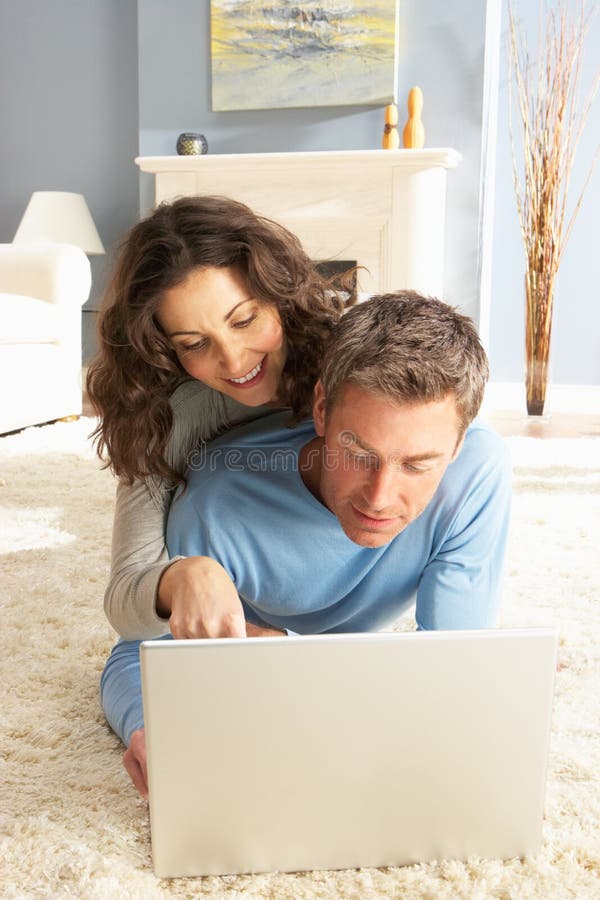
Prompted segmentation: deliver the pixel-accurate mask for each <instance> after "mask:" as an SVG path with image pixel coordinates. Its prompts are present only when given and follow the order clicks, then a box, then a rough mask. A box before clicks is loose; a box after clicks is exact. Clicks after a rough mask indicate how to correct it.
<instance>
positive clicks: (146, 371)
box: [87, 196, 354, 639]
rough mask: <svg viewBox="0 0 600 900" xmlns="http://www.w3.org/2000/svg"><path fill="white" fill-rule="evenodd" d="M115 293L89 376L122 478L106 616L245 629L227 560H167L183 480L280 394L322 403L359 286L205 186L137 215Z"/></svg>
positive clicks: (178, 630) (127, 630)
mask: <svg viewBox="0 0 600 900" xmlns="http://www.w3.org/2000/svg"><path fill="white" fill-rule="evenodd" d="M109 298H110V299H109V303H108V305H107V307H106V308H105V309H104V310H103V312H102V314H101V319H100V343H101V347H100V353H99V356H98V358H97V359H96V360H95V361H94V363H93V364H92V365H91V367H90V371H89V373H88V379H87V390H88V394H89V397H90V399H91V401H92V403H93V404H94V407H95V409H96V411H97V413H98V415H99V416H100V424H99V425H98V427H97V429H96V432H95V435H96V437H97V439H98V452H99V453H100V455H102V456H104V457H107V458H108V463H107V464H109V465H110V466H111V468H112V469H113V471H114V472H115V474H116V475H118V476H119V486H118V490H117V501H116V512H115V522H114V529H113V554H112V565H111V577H110V581H109V585H108V588H107V591H106V594H105V610H106V614H107V616H108V619H109V621H110V622H111V624H112V625H113V627H114V628H115V630H116V631H117V632H119V634H120V635H121V636H122V637H124V638H127V639H142V638H149V637H155V636H158V635H161V634H164V633H166V632H168V631H169V630H170V631H171V633H172V634H173V636H174V637H177V638H182V637H219V636H227V635H233V636H244V635H245V634H246V631H245V623H244V621H243V615H242V612H241V604H240V601H239V598H238V596H237V591H236V590H235V587H234V585H233V583H232V582H231V579H230V578H229V576H228V575H227V574H226V572H225V570H224V569H223V568H222V567H221V566H220V565H219V564H218V563H217V562H215V561H214V560H212V559H209V558H207V557H190V558H174V560H170V559H169V558H168V554H167V550H166V547H165V539H164V532H165V524H166V518H167V513H168V510H169V506H170V503H171V498H172V492H173V490H174V488H175V487H176V485H177V484H178V483H179V482H181V481H183V480H184V473H185V470H186V469H187V468H188V465H189V464H190V462H193V453H194V451H195V450H196V449H197V448H198V446H199V444H201V443H202V442H204V441H207V440H210V439H211V438H212V437H214V436H216V435H217V434H221V433H223V431H226V430H227V429H229V428H231V427H233V426H234V425H237V424H239V423H241V422H244V421H248V420H249V419H251V418H256V417H258V416H260V415H264V414H265V413H266V412H270V411H272V407H273V406H280V407H289V408H291V411H292V416H293V420H298V419H300V418H302V417H303V416H306V415H308V414H310V409H311V401H312V390H313V386H314V384H315V382H316V380H317V377H318V366H319V360H320V357H321V352H322V349H323V347H324V344H325V342H326V340H327V337H328V335H329V334H330V332H331V330H332V329H333V327H334V326H335V324H336V322H337V321H338V320H339V318H340V316H341V314H342V312H343V309H344V307H345V305H347V303H349V302H352V301H353V299H354V297H353V295H352V294H351V295H348V293H346V292H344V291H339V290H334V289H333V288H332V286H331V284H330V283H329V282H328V281H327V280H325V279H323V278H322V277H321V276H320V275H319V274H318V272H317V271H316V269H315V267H314V265H313V263H312V262H311V261H310V259H309V258H308V257H307V256H306V254H305V253H304V251H303V249H302V247H301V245H300V242H299V241H298V239H297V238H296V237H295V236H294V235H292V234H291V233H290V232H289V231H287V230H286V229H285V228H283V227H282V226H280V225H277V224H276V223H274V222H271V221H269V220H267V219H264V218H262V217H260V216H257V215H256V214H255V213H253V212H252V211H251V210H250V209H249V208H248V207H246V206H244V205H243V204H241V203H237V202H235V201H233V200H229V199H226V198H223V197H206V196H205V197H192V198H183V199H179V200H176V201H174V202H173V203H171V204H163V205H162V206H159V207H158V208H157V209H156V211H155V212H154V213H152V215H150V216H149V217H148V218H146V219H144V220H142V221H141V222H139V223H138V224H137V225H136V226H134V228H133V229H132V230H131V232H130V234H129V236H128V238H127V240H126V242H125V244H124V247H123V249H122V252H121V255H120V257H119V260H118V264H117V267H116V271H115V274H114V278H113V282H112V286H111V290H110V292H109Z"/></svg>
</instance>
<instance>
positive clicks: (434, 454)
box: [353, 434, 444, 463]
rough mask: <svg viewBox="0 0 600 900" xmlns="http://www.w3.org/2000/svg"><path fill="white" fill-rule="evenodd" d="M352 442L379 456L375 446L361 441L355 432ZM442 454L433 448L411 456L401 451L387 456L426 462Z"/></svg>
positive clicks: (410, 461)
mask: <svg viewBox="0 0 600 900" xmlns="http://www.w3.org/2000/svg"><path fill="white" fill-rule="evenodd" d="M353 442H354V443H355V444H356V445H357V446H358V447H360V448H361V450H366V451H367V452H368V453H374V454H375V456H380V455H381V454H380V452H379V450H377V448H376V447H372V446H371V445H370V444H367V442H366V441H363V440H362V438H360V437H359V436H358V435H357V434H354V435H353ZM443 455H444V454H443V453H438V452H436V451H435V450H431V451H429V452H428V453H413V455H412V456H404V455H403V454H402V453H390V454H389V456H397V457H398V458H400V459H402V461H403V462H406V463H415V462H426V461H427V460H430V459H440V458H441V457H442V456H443Z"/></svg>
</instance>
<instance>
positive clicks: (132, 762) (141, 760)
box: [123, 728, 148, 800]
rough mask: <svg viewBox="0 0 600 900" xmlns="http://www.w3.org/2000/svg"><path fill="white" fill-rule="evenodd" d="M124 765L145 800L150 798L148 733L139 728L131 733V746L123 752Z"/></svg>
mask: <svg viewBox="0 0 600 900" xmlns="http://www.w3.org/2000/svg"><path fill="white" fill-rule="evenodd" d="M123 765H124V766H125V769H126V770H127V774H128V775H129V777H130V778H131V780H132V781H133V783H134V785H135V786H136V788H137V789H138V791H139V793H140V794H141V796H142V797H143V798H144V800H147V799H148V766H147V763H146V733H145V731H144V729H143V728H138V730H137V731H134V732H133V734H132V735H131V741H130V742H129V747H128V748H127V750H126V751H125V753H124V754H123Z"/></svg>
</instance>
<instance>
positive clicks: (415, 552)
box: [101, 413, 511, 744]
mask: <svg viewBox="0 0 600 900" xmlns="http://www.w3.org/2000/svg"><path fill="white" fill-rule="evenodd" d="M287 419H288V414H287V413H284V414H282V413H274V414H273V415H272V416H269V417H268V418H262V419H259V420H257V421H256V422H253V423H251V424H249V425H245V426H242V427H240V428H238V429H236V430H235V431H230V432H229V433H228V434H227V435H224V436H223V437H222V438H219V439H217V440H215V441H213V442H211V443H210V444H209V445H208V446H207V447H206V448H204V449H203V450H200V451H198V452H197V453H196V454H195V456H194V457H193V458H192V459H191V460H190V470H189V472H188V478H187V487H186V488H185V489H184V490H183V491H180V492H179V494H178V496H177V498H176V499H175V501H174V502H173V505H172V507H171V512H170V515H169V521H168V526H167V544H168V547H169V551H170V553H171V555H182V556H195V555H201V556H204V555H206V556H210V557H212V558H213V559H216V560H217V561H218V562H220V563H221V564H222V565H223V567H224V568H225V569H226V570H227V572H228V573H229V575H230V576H231V578H232V580H233V582H234V583H235V585H236V587H237V590H238V593H239V595H240V597H241V599H242V604H243V606H244V611H245V614H246V618H247V619H248V620H249V621H250V622H254V623H255V624H260V623H266V624H269V625H273V626H274V627H276V628H281V629H288V630H290V631H295V632H299V633H301V634H318V633H323V632H336V631H337V632H343V631H373V630H377V629H381V628H385V627H386V626H388V625H390V624H391V623H392V622H393V621H394V620H395V619H396V618H397V617H398V616H399V615H400V614H401V613H402V612H403V611H404V610H406V609H407V608H408V607H409V606H410V605H411V604H412V603H413V602H415V601H416V621H417V626H418V627H419V628H421V629H448V628H482V627H487V626H490V625H493V624H494V621H495V617H496V612H497V608H498V603H499V599H500V588H501V573H502V561H503V557H504V550H505V545H506V537H507V531H508V520H509V507H510V494H511V471H510V464H509V458H508V453H507V451H506V448H505V445H504V443H503V441H502V440H501V438H500V437H498V435H496V434H495V433H494V432H492V431H490V430H489V429H488V428H486V427H485V426H483V425H480V424H477V423H475V424H473V425H472V426H471V427H470V428H469V429H468V431H467V434H466V437H465V441H464V444H463V446H462V449H461V451H460V453H459V455H458V457H457V458H456V460H454V462H452V463H451V464H450V466H449V467H448V468H447V470H446V472H445V474H444V477H443V478H442V480H441V482H440V484H439V486H438V489H437V491H436V492H435V494H434V496H433V499H432V500H431V501H430V503H429V505H428V506H427V507H426V509H425V510H424V511H423V512H422V513H421V515H420V516H419V517H418V518H417V519H416V520H415V521H414V522H411V524H410V525H408V526H407V527H406V528H405V529H404V531H402V532H400V534H398V535H397V536H396V537H395V538H393V540H392V541H390V542H389V543H388V544H386V545H384V546H383V547H378V548H368V547H361V546H359V545H358V544H355V543H353V542H352V541H351V540H350V539H349V538H348V537H346V535H345V533H344V531H343V530H342V527H341V525H340V524H339V522H338V520H337V519H336V517H335V516H334V515H333V514H332V513H331V512H330V511H329V510H328V509H327V507H325V506H324V505H323V504H322V503H320V502H319V501H318V500H317V499H316V498H315V497H314V496H313V495H312V494H311V493H310V491H309V490H308V488H307V487H306V486H305V485H304V482H303V481H302V477H301V474H300V472H299V471H298V453H299V451H300V449H301V448H302V447H303V446H304V444H306V443H308V441H310V440H312V438H313V437H314V436H315V432H314V428H313V424H312V421H309V422H305V423H302V424H301V425H299V426H298V427H296V428H294V429H290V428H288V427H287V426H286V421H287ZM167 637H170V635H168V636H167ZM138 648H139V641H119V643H118V644H117V645H116V646H115V648H114V650H113V652H112V654H111V656H110V658H109V660H108V662H107V664H106V667H105V669H104V672H103V675H102V681H101V693H102V705H103V707H104V711H105V714H106V718H107V720H108V722H109V723H110V725H111V727H112V728H113V730H114V731H115V732H116V733H117V734H118V735H119V736H120V737H121V739H122V740H123V742H124V743H125V744H129V740H130V738H131V735H132V734H133V732H134V731H136V730H137V729H138V728H141V727H142V726H143V723H144V718H143V709H142V692H141V683H140V662H139V649H138Z"/></svg>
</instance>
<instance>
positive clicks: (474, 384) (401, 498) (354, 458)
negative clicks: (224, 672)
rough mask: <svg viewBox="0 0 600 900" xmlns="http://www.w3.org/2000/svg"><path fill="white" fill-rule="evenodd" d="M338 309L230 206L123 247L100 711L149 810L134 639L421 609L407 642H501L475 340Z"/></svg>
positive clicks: (141, 227)
mask: <svg viewBox="0 0 600 900" xmlns="http://www.w3.org/2000/svg"><path fill="white" fill-rule="evenodd" d="M347 299H348V295H347V294H343V293H342V292H341V291H338V290H337V289H336V288H335V287H334V286H332V285H331V284H330V283H329V282H326V281H323V280H322V279H321V278H320V276H319V275H318V273H317V272H316V270H315V269H314V267H313V265H312V264H311V262H310V260H308V258H307V257H306V256H305V254H304V253H303V251H302V249H301V247H300V245H299V244H298V241H297V239H296V238H294V236H293V235H291V234H290V233H289V232H287V231H285V230H284V229H282V228H281V227H280V226H278V225H276V224H275V223H272V222H269V221H267V220H264V219H261V218H259V217H257V216H256V215H254V213H252V212H251V211H250V210H249V209H248V208H247V207H245V206H243V205H241V204H238V203H235V202H233V201H229V200H225V199H223V198H211V197H202V198H188V199H183V200H177V201H175V202H174V203H172V204H166V205H163V206H161V207H159V208H158V209H157V210H156V211H155V212H154V213H153V214H152V215H151V216H150V217H149V218H147V219H146V220H143V221H142V222H140V223H139V224H138V225H136V226H135V227H134V229H133V230H132V232H131V234H130V237H129V239H128V241H127V243H126V244H125V246H124V250H123V252H122V255H121V259H120V263H119V267H118V269H117V272H116V274H115V278H114V282H113V298H112V302H111V305H110V306H109V307H107V309H106V310H105V312H104V313H103V317H102V339H103V342H102V348H101V356H100V357H99V359H98V361H97V362H96V363H95V364H94V365H93V366H92V368H91V370H90V374H89V379H88V390H89V393H90V396H91V397H92V399H93V401H94V403H95V405H96V407H97V409H98V411H99V412H100V414H101V416H102V419H101V424H100V425H99V427H98V437H99V449H100V451H101V452H102V451H105V452H106V453H107V454H108V456H109V458H110V462H111V465H112V467H113V468H114V470H115V471H116V473H117V474H118V475H119V476H120V483H119V487H118V492H117V508H116V516H115V526H114V535H113V565H112V574H111V582H110V584H109V587H108V590H107V594H106V602H105V607H106V612H107V615H108V617H109V619H110V621H111V623H112V624H113V626H114V627H115V629H116V630H117V631H118V632H119V633H120V635H121V638H122V639H121V640H120V641H119V643H117V645H116V646H115V648H114V649H113V652H112V654H111V656H110V658H109V660H108V662H107V664H106V667H105V670H104V673H103V675H102V684H101V695H102V703H103V707H104V711H105V714H106V717H107V720H108V722H109V724H110V725H111V727H112V728H113V729H114V731H115V732H116V733H117V734H118V735H119V737H120V738H121V739H122V740H123V742H124V744H126V745H127V747H128V749H127V751H126V753H125V757H124V762H125V766H126V768H127V771H128V772H129V774H130V776H131V778H132V780H133V782H134V784H135V785H136V787H137V788H138V790H139V791H140V793H142V795H144V796H147V778H146V754H145V741H144V723H143V714H142V699H141V685H140V667H139V641H140V640H141V639H147V638H154V637H158V636H164V637H165V639H170V638H172V637H175V638H194V637H202V638H207V637H208V638H214V637H227V636H233V637H245V636H248V637H252V636H269V635H279V636H281V635H282V634H285V633H290V632H293V633H299V634H321V633H335V632H358V631H370V630H377V629H382V628H385V627H388V626H389V625H391V624H392V623H393V622H394V621H395V620H396V619H397V618H398V616H399V615H400V614H401V613H402V612H403V611H404V610H406V609H407V608H408V607H409V606H410V605H411V604H413V603H416V623H417V627H418V628H421V629H446V628H453V629H454V628H479V627H487V626H490V625H492V624H493V623H494V620H495V616H496V611H497V607H498V603H499V594H500V578H501V570H502V562H503V557H504V550H505V544H506V537H507V530H508V517H509V506H510V493H511V487H510V484H511V476H510V465H509V460H508V455H507V453H506V451H505V448H504V444H503V442H502V440H501V439H500V438H499V437H498V436H497V435H496V434H494V433H493V432H492V431H490V430H489V429H488V428H486V427H485V426H483V425H482V424H478V423H475V424H473V420H474V419H475V416H476V415H477V413H478V410H479V407H480V405H481V401H482V398H483V392H484V388H485V383H486V380H487V376H488V364H487V359H486V356H485V353H484V351H483V348H482V347H481V344H480V342H479V338H478V336H477V333H476V330H475V328H474V326H473V324H472V322H471V321H470V320H469V319H467V318H466V317H464V316H462V315H460V314H458V313H457V312H456V311H454V310H453V309H452V308H451V307H449V306H447V305H446V304H445V303H443V302H441V301H438V300H434V299H430V298H425V297H422V296H420V295H419V294H416V293H415V292H408V291H402V292H397V293H394V294H388V295H382V296H377V297H373V298H371V299H370V300H368V301H367V302H365V303H363V304H361V305H359V306H354V307H353V308H351V309H349V310H348V311H347V312H346V314H345V315H343V317H342V313H343V312H344V308H345V305H346V301H347ZM350 299H351V298H350ZM186 374H187V375H188V376H192V380H189V379H187V380H184V377H185V375H186ZM290 410H291V412H290ZM311 411H312V418H310V417H309V416H310V413H311ZM217 435H218V436H217ZM184 473H185V478H184ZM177 482H179V487H177ZM173 497H174V499H173ZM171 501H173V502H171ZM165 544H166V546H165Z"/></svg>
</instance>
